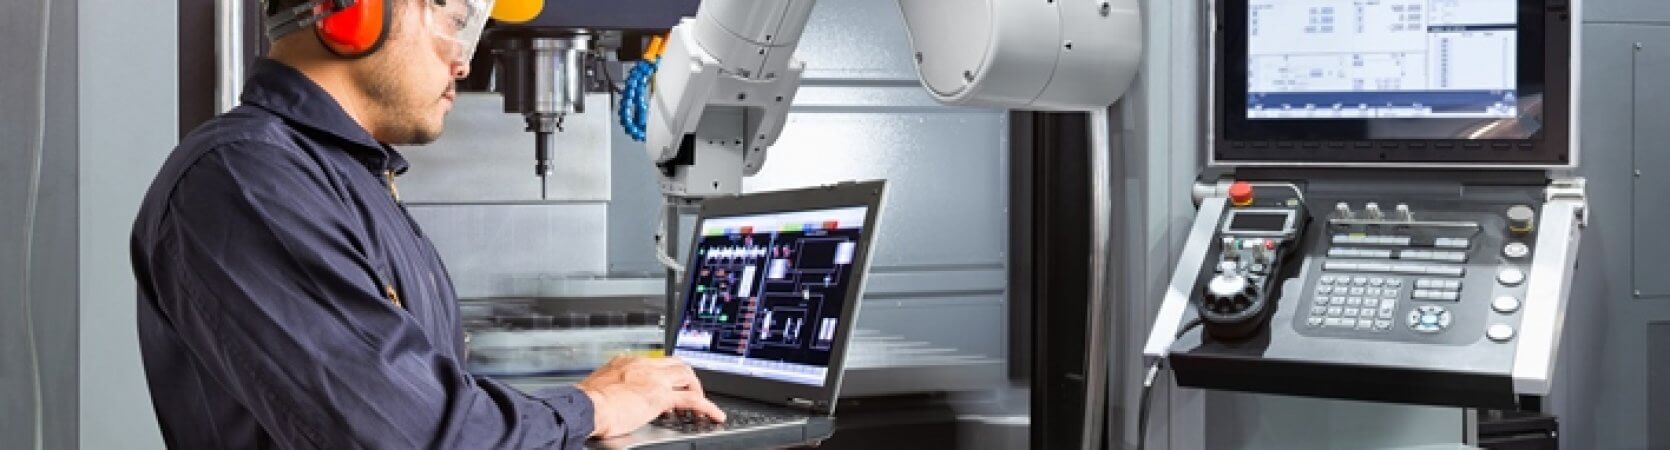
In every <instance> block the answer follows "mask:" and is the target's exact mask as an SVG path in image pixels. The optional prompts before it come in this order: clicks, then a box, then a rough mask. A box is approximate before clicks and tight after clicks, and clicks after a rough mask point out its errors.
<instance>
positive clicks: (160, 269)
mask: <svg viewBox="0 0 1670 450" xmlns="http://www.w3.org/2000/svg"><path fill="white" fill-rule="evenodd" d="M253 73H254V75H253V76H252V77H251V79H250V80H249V83H248V87H247V88H246V89H245V90H244V92H243V97H242V100H243V105H241V106H239V107H237V108H236V109H233V110H232V111H230V112H228V113H226V114H224V115H221V116H219V117H216V118H215V119H213V120H210V121H209V122H208V123H206V124H204V125H203V126H202V127H199V128H198V129H196V130H194V131H192V132H191V134H189V135H187V136H186V137H185V139H184V140H183V141H182V142H181V143H180V146H179V147H178V148H176V149H174V153H173V154H172V155H170V156H169V158H168V161H167V163H166V164H165V165H164V166H163V168H162V172H161V173H159V174H158V175H157V178H156V180H155V181H154V182H152V184H151V188H150V191H149V192H148V193H147V194H146V196H145V202H144V205H143V206H142V208H141V209H140V213H139V218H138V220H137V222H136V223H135V224H134V231H133V242H132V245H133V248H132V251H133V253H132V256H133V270H134V276H135V277H136V278H138V282H139V337H140V346H141V349H142V350H143V353H144V359H145V375H146V377H147V378H148V381H149V384H150V388H151V401H152V402H153V404H154V405H155V408H156V413H157V419H158V421H159V422H161V425H162V431H163V438H164V439H165V440H166V441H167V442H168V445H169V447H171V448H214V449H232V448H274V447H277V448H328V449H347V448H396V449H417V448H466V449H478V448H523V447H535V448H547V447H558V448H562V447H578V446H581V445H583V443H584V442H585V440H586V436H587V435H588V434H591V431H592V425H593V424H592V414H593V412H592V404H591V401H590V400H589V399H588V398H587V397H586V395H585V394H584V393H582V392H580V391H578V390H576V389H573V388H557V389H551V390H545V391H540V392H535V393H531V394H529V393H523V392H521V391H518V390H516V389H513V388H511V387H509V386H506V385H504V384H502V383H499V382H497V381H494V380H491V379H488V378H481V377H475V376H471V375H470V374H469V373H467V372H465V363H464V361H465V357H464V353H465V350H464V334H463V330H462V329H461V328H460V325H459V319H458V301H457V294H456V293H455V292H454V290H453V287H452V283H451V281H450V280H449V279H448V278H447V273H446V268H445V267H444V266H442V265H441V259H440V257H439V255H437V254H436V252H435V247H434V246H433V245H431V243H430V242H429V239H428V238H427V237H425V236H424V235H423V232H422V231H421V230H419V229H418V225H417V223H416V222H413V221H412V219H411V217H410V216H408V215H407V214H406V211H405V207H404V206H403V205H401V204H400V202H399V200H398V198H397V196H398V194H397V193H395V192H396V189H395V187H394V186H393V181H394V176H395V175H397V174H400V173H402V172H404V171H405V169H406V162H405V160H404V159H402V158H401V157H400V154H399V153H396V152H395V151H394V149H392V148H389V147H388V146H386V145H383V144H381V143H378V142H377V141H376V140H374V139H372V137H371V135H370V133H368V132H366V131H365V129H363V128H361V127H360V126H359V125H358V124H357V123H355V122H354V121H353V119H351V118H350V117H349V116H348V114H347V113H346V112H344V111H343V109H342V108H341V107H340V106H338V105H337V103H336V101H335V100H333V99H332V97H331V96H330V95H329V94H328V93H326V92H325V91H324V90H323V89H321V88H320V87H319V86H318V85H316V84H314V83H313V82H312V81H311V80H309V79H308V78H307V77H306V76H304V75H302V74H301V73H300V72H298V71H296V70H294V69H292V68H290V67H288V66H285V65H283V64H280V63H277V62H274V61H270V60H263V61H259V62H257V63H256V65H255V68H254V71H253Z"/></svg>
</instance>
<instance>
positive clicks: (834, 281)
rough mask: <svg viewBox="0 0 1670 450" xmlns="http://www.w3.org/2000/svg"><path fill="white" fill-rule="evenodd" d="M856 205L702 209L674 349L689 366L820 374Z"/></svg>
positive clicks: (846, 274) (840, 295)
mask: <svg viewBox="0 0 1670 450" xmlns="http://www.w3.org/2000/svg"><path fill="white" fill-rule="evenodd" d="M865 212H866V208H865V207H851V208H839V209H828V210H816V211H796V212H785V213H772V214H762V215H753V216H735V217H719V218H710V219H708V220H707V221H705V222H704V223H703V225H702V233H701V236H700V237H699V238H698V239H699V240H698V242H697V245H696V249H695V251H696V255H695V259H694V260H693V262H692V264H691V266H690V268H689V270H690V272H689V275H688V276H689V280H690V284H689V285H688V286H687V288H686V290H685V297H684V298H686V299H687V301H685V305H684V311H683V314H682V315H681V319H680V324H679V332H678V339H677V341H676V344H675V347H676V348H675V351H676V352H677V355H678V356H679V357H681V358H684V359H685V360H687V361H689V362H690V364H691V365H692V366H695V367H698V368H707V369H713V370H724V371H730V372H738V373H747V374H750V375H764V376H768V377H772V378H778V379H785V380H788V381H796V382H802V383H812V384H815V383H821V382H822V381H823V380H824V374H825V373H827V367H828V365H829V358H830V350H831V349H832V348H831V347H832V344H833V342H834V340H835V333H836V330H837V329H838V326H839V325H840V320H841V313H842V310H843V309H844V306H845V303H846V298H847V294H848V292H849V291H850V290H851V289H853V287H852V286H851V285H850V280H851V278H852V274H853V271H855V270H859V268H857V267H855V266H854V259H855V256H856V255H855V253H856V252H857V251H858V247H859V243H860V241H861V239H862V237H863V236H862V233H863V231H864V230H863V226H864V220H865Z"/></svg>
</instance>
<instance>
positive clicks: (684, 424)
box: [650, 406, 797, 433]
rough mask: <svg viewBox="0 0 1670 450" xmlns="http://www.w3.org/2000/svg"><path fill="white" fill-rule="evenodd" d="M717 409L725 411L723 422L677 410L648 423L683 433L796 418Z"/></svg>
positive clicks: (734, 409)
mask: <svg viewBox="0 0 1670 450" xmlns="http://www.w3.org/2000/svg"><path fill="white" fill-rule="evenodd" d="M719 409H720V410H722V411H725V422H724V423H718V422H714V421H711V420H708V419H707V418H706V417H702V416H701V415H698V414H696V413H693V412H689V411H678V412H676V413H673V414H663V415H662V416H661V417H660V418H657V419H655V420H654V421H652V422H650V425H654V426H657V427H661V428H668V429H673V430H678V431H682V432H685V433H699V432H704V431H718V430H734V429H738V428H748V427H756V426H763V425H771V424H776V423H782V422H787V421H790V420H794V419H796V418H797V417H796V416H790V415H783V414H776V413H769V412H763V411H755V410H750V409H747V408H739V407H734V406H720V407H719Z"/></svg>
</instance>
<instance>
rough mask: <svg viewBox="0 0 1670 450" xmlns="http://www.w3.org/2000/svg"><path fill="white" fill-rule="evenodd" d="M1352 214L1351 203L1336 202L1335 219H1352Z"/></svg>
mask: <svg viewBox="0 0 1670 450" xmlns="http://www.w3.org/2000/svg"><path fill="white" fill-rule="evenodd" d="M1352 215H1353V214H1352V213H1351V205H1350V204H1348V203H1345V202H1339V203H1335V204H1334V218H1335V219H1343V220H1351V216H1352Z"/></svg>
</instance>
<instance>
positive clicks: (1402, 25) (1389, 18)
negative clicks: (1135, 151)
mask: <svg viewBox="0 0 1670 450" xmlns="http://www.w3.org/2000/svg"><path fill="white" fill-rule="evenodd" d="M1565 9H1566V6H1564V3H1563V2H1559V1H1558V0H1226V1H1223V2H1221V6H1220V8H1218V12H1219V14H1218V15H1217V20H1218V21H1219V25H1220V26H1219V27H1216V29H1218V30H1221V31H1220V32H1218V33H1217V34H1216V36H1215V39H1214V51H1213V57H1214V63H1215V66H1216V70H1215V71H1214V72H1215V73H1214V80H1213V83H1214V89H1213V94H1214V99H1213V104H1214V123H1215V125H1216V127H1215V128H1216V130H1215V131H1216V133H1215V136H1216V139H1215V141H1214V153H1213V156H1214V158H1213V159H1214V162H1216V163H1219V164H1223V165H1239V164H1249V163H1250V164H1258V163H1270V164H1281V163H1309V164H1361V163H1371V164H1386V165H1430V164H1444V165H1461V166H1478V165H1510V166H1567V165H1569V164H1571V163H1572V162H1573V161H1572V158H1570V156H1569V155H1568V153H1569V150H1568V149H1569V148H1570V146H1571V145H1570V132H1569V128H1570V127H1569V122H1570V109H1571V94H1570V92H1571V89H1570V88H1571V67H1572V65H1571V61H1570V53H1571V52H1570V42H1571V39H1570V33H1571V31H1570V29H1571V20H1570V15H1569V14H1568V13H1567V11H1566V10H1565Z"/></svg>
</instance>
